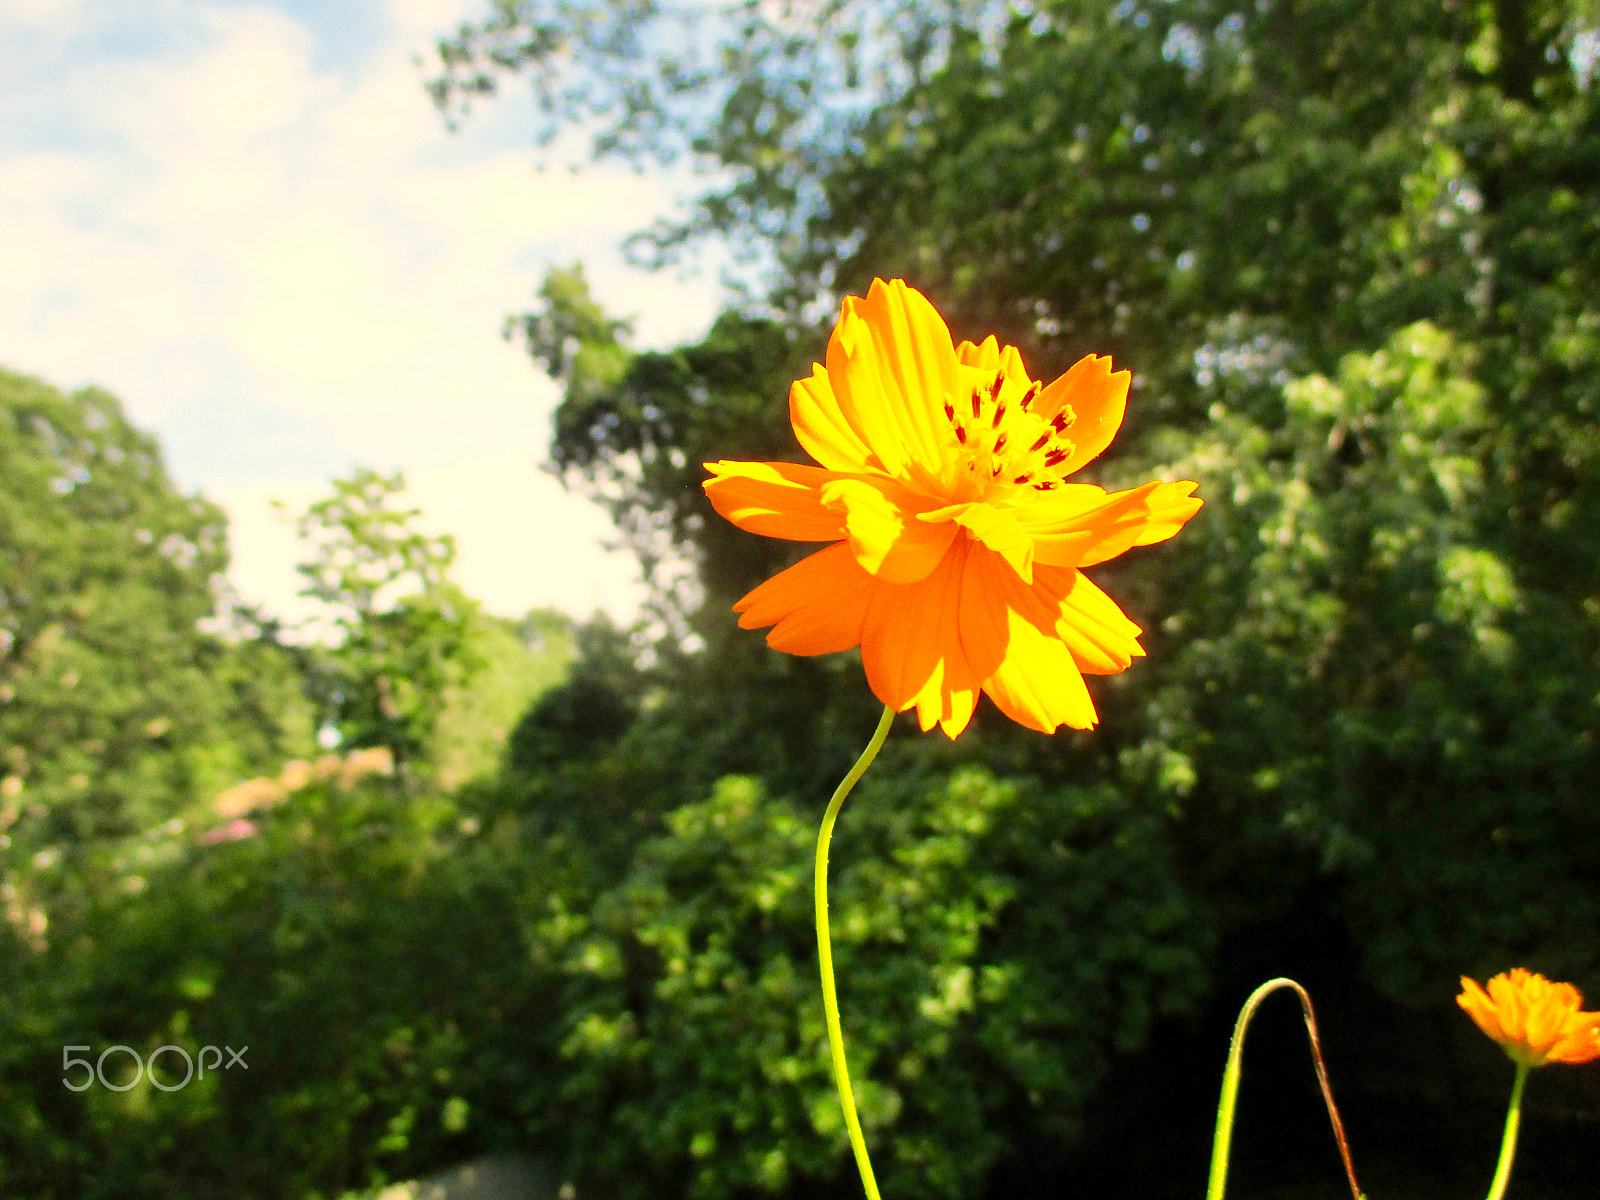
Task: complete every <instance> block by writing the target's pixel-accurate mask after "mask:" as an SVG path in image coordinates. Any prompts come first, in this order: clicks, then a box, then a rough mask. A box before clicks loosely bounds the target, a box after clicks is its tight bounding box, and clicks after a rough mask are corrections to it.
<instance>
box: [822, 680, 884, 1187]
mask: <svg viewBox="0 0 1600 1200" xmlns="http://www.w3.org/2000/svg"><path fill="white" fill-rule="evenodd" d="M893 721H894V709H892V708H890V707H889V706H888V705H887V704H886V705H884V706H883V716H882V717H880V718H879V719H878V728H877V731H876V732H874V733H873V735H872V740H871V741H870V742H868V743H867V748H866V749H865V750H863V751H862V752H861V757H860V758H858V759H856V765H855V766H853V767H851V768H850V773H849V774H848V775H846V776H845V777H844V781H843V782H842V783H840V784H839V787H838V789H837V790H836V791H835V792H834V793H833V799H831V800H829V801H828V810H827V811H826V812H825V813H823V814H822V828H821V829H820V830H819V831H818V832H817V876H816V901H817V961H818V963H819V965H820V966H821V968H822V1010H823V1012H824V1013H825V1014H826V1016H827V1021H828V1048H829V1049H830V1050H832V1051H833V1081H834V1083H835V1084H837V1085H838V1088H839V1105H840V1107H842V1108H843V1109H844V1123H845V1125H846V1126H847V1127H848V1128H849V1130H850V1146H851V1148H852V1149H853V1150H854V1151H855V1152H856V1166H857V1167H858V1168H860V1171H861V1184H862V1186H863V1187H865V1188H866V1189H867V1200H878V1181H877V1180H876V1179H874V1178H873V1176H872V1160H871V1159H870V1158H868V1157H867V1140H866V1138H864V1137H862V1136H861V1118H860V1117H858V1116H857V1115H856V1101H855V1097H854V1095H853V1094H852V1093H851V1091H850V1068H849V1066H848V1065H847V1064H846V1063H845V1060H844V1031H843V1030H842V1029H841V1028H840V1027H839V997H838V995H837V994H836V993H835V991H834V987H833V943H832V941H830V940H829V937H828V843H829V842H830V841H832V839H833V823H834V821H836V820H837V819H838V817H839V807H840V806H841V805H842V804H843V803H844V798H845V797H846V796H848V795H849V794H850V791H851V789H852V788H854V787H855V786H856V782H857V780H859V779H860V778H861V776H862V775H863V774H865V773H866V770H867V768H868V767H870V766H871V765H872V760H873V759H875V758H877V757H878V751H879V750H881V749H882V748H883V742H884V739H885V738H887V737H888V736H889V725H890V724H891V723H892V722H893Z"/></svg>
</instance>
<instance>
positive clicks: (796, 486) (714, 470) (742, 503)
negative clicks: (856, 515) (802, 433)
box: [705, 462, 844, 542]
mask: <svg viewBox="0 0 1600 1200" xmlns="http://www.w3.org/2000/svg"><path fill="white" fill-rule="evenodd" d="M705 468H706V470H708V471H710V472H711V474H712V478H711V479H708V480H706V483H705V489H706V495H707V496H708V497H709V498H710V500H711V506H712V507H713V508H715V509H716V510H717V511H718V512H719V513H721V514H722V515H723V516H724V517H726V518H728V520H730V521H732V522H733V523H734V524H735V525H737V526H738V527H739V528H740V529H747V530H749V531H750V532H751V533H759V534H762V535H764V536H766V537H776V538H788V539H789V540H791V541H796V542H834V541H838V540H839V539H840V538H841V537H843V536H844V519H843V517H842V516H841V515H840V513H839V512H838V511H837V510H835V509H831V508H826V507H824V506H823V503H822V496H821V488H822V485H823V484H825V483H826V482H828V481H829V480H830V479H833V478H835V475H834V473H833V472H832V471H824V470H823V469H822V468H821V467H808V466H804V465H802V464H799V463H749V462H714V463H706V464H705Z"/></svg>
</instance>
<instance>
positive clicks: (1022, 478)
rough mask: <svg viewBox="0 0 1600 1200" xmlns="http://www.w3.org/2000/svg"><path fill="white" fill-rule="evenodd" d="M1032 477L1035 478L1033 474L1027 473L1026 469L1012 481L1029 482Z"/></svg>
mask: <svg viewBox="0 0 1600 1200" xmlns="http://www.w3.org/2000/svg"><path fill="white" fill-rule="evenodd" d="M1032 478H1033V476H1032V475H1030V474H1028V473H1027V472H1026V471H1024V472H1023V473H1022V474H1021V475H1018V476H1017V477H1016V478H1015V479H1013V480H1012V481H1011V482H1012V483H1027V482H1028V480H1030V479H1032Z"/></svg>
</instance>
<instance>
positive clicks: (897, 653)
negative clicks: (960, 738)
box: [861, 540, 979, 736]
mask: <svg viewBox="0 0 1600 1200" xmlns="http://www.w3.org/2000/svg"><path fill="white" fill-rule="evenodd" d="M969 545H970V544H969V543H966V542H965V540H963V542H962V543H959V544H958V545H956V546H955V547H953V548H952V550H951V552H950V553H949V554H948V555H946V556H945V558H944V560H943V561H942V562H941V563H940V564H939V567H938V570H936V571H934V572H933V573H932V574H931V575H929V576H928V577H927V578H926V579H924V580H922V581H921V582H920V583H915V584H909V585H899V586H896V585H892V584H885V585H883V586H880V587H879V588H878V589H877V590H876V591H875V592H874V593H873V596H872V600H871V602H870V604H869V605H868V607H867V614H866V620H865V623H864V625H863V627H862V632H861V663H862V665H863V666H864V667H865V668H866V672H867V683H868V685H869V686H870V687H871V688H872V693H873V695H875V696H877V697H878V699H880V700H882V701H883V702H884V703H885V704H887V705H889V706H890V707H891V708H893V709H895V710H896V711H899V712H903V711H904V710H906V709H908V708H910V707H912V706H913V705H915V706H916V708H917V718H918V720H919V721H920V722H921V725H922V728H923V729H931V728H932V727H933V725H934V723H935V722H951V723H954V722H956V721H957V720H958V719H959V724H960V726H961V727H963V728H964V727H965V725H966V721H967V719H970V717H971V715H972V708H973V705H974V704H975V703H976V699H977V695H976V693H977V687H978V682H979V680H978V677H977V676H976V674H975V673H974V671H973V669H972V664H971V663H970V662H969V661H968V659H967V656H966V654H965V652H964V651H963V649H962V643H961V637H960V634H959V630H958V624H957V614H958V612H959V608H960V599H961V589H962V580H963V575H964V574H965V571H964V568H965V565H966V559H967V557H968V553H969V551H968V546H969ZM957 693H960V694H962V695H961V696H959V697H958V696H957V695H956V694H957ZM963 713H964V714H965V715H964V716H962V714H963ZM957 732H960V729H957ZM951 736H954V734H952V735H951Z"/></svg>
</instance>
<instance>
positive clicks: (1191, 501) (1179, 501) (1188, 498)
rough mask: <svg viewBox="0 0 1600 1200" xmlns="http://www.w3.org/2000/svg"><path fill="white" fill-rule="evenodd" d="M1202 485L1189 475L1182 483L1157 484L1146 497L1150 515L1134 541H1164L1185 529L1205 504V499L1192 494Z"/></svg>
mask: <svg viewBox="0 0 1600 1200" xmlns="http://www.w3.org/2000/svg"><path fill="white" fill-rule="evenodd" d="M1199 486H1200V485H1199V484H1198V483H1195V482H1194V481H1193V480H1189V479H1186V480H1183V481H1181V482H1179V483H1163V484H1162V485H1161V486H1160V487H1158V488H1156V490H1155V492H1154V493H1152V494H1151V496H1150V497H1149V499H1148V500H1147V501H1146V504H1147V505H1148V507H1149V509H1150V519H1149V520H1148V522H1146V524H1145V527H1144V531H1143V532H1142V533H1140V534H1139V540H1138V541H1136V542H1134V545H1135V546H1149V545H1152V544H1153V543H1155V542H1164V541H1166V540H1167V539H1168V538H1169V537H1171V536H1172V535H1173V534H1175V533H1177V532H1178V530H1180V529H1182V528H1183V527H1184V525H1185V524H1187V523H1188V520H1189V518H1190V517H1192V516H1194V515H1195V513H1197V512H1199V511H1200V509H1201V507H1202V506H1203V505H1204V504H1205V501H1204V500H1197V499H1195V498H1194V496H1192V495H1191V494H1190V493H1192V492H1193V491H1194V490H1195V488H1197V487H1199Z"/></svg>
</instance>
